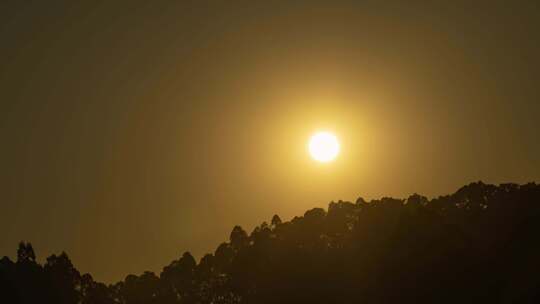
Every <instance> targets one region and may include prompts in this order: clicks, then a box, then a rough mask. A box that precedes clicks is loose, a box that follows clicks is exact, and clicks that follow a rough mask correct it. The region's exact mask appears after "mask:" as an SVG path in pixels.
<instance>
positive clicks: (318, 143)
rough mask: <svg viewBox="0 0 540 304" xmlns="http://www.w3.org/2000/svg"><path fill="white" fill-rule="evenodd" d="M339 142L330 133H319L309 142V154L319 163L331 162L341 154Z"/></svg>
mask: <svg viewBox="0 0 540 304" xmlns="http://www.w3.org/2000/svg"><path fill="white" fill-rule="evenodd" d="M339 148H340V147H339V141H338V139H337V137H336V136H335V135H334V134H332V133H330V132H317V133H315V134H313V136H311V138H310V140H309V154H311V157H312V158H313V159H314V160H316V161H319V162H323V163H326V162H330V161H332V160H334V159H335V158H336V157H337V155H338V154H339Z"/></svg>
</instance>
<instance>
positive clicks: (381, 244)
mask: <svg viewBox="0 0 540 304" xmlns="http://www.w3.org/2000/svg"><path fill="white" fill-rule="evenodd" d="M0 303H13V304H17V303H56V304H68V303H69V304H71V303H85V304H86V303H88V304H90V303H92V304H113V303H122V304H147V303H155V304H172V303H540V186H539V185H536V184H526V185H521V186H520V185H516V184H503V185H500V186H494V185H486V184H483V183H481V182H479V183H473V184H470V185H468V186H465V187H463V188H461V189H460V190H458V191H457V192H456V193H454V194H452V195H449V196H442V197H439V198H436V199H433V200H428V199H427V198H425V197H423V196H420V195H416V194H415V195H412V196H410V197H409V198H408V199H406V200H400V199H393V198H382V199H380V200H373V201H370V202H366V201H365V200H363V199H361V198H360V199H358V200H357V201H356V202H355V203H351V202H343V201H339V202H337V203H334V202H332V203H330V205H329V207H328V211H325V210H323V209H319V208H316V209H312V210H309V211H307V212H306V213H305V214H304V216H302V217H295V218H294V219H292V220H291V221H290V222H281V220H280V218H279V217H278V216H277V215H276V216H274V217H273V218H272V220H271V222H270V224H267V223H263V224H261V225H260V226H259V227H256V228H255V230H254V231H253V232H252V233H251V234H250V235H248V234H247V233H246V232H245V231H244V230H243V229H242V228H240V227H238V226H237V227H234V229H233V231H232V232H231V235H230V240H229V242H226V243H223V244H221V245H219V246H218V248H217V249H216V251H215V252H214V254H207V255H205V256H204V257H203V258H202V259H201V260H200V262H199V263H196V261H195V259H194V258H193V256H191V254H190V253H189V252H186V253H184V254H183V255H182V256H181V257H180V258H179V259H178V260H175V261H172V262H171V263H170V265H168V266H166V267H165V268H163V271H162V272H161V273H160V274H159V276H157V275H156V274H154V273H152V272H145V273H143V274H142V275H139V276H135V275H128V276H127V277H126V278H125V280H124V281H122V282H118V283H116V284H114V285H105V284H102V283H98V282H95V281H94V280H93V279H92V277H91V276H90V275H89V274H84V275H81V274H80V273H79V272H78V271H77V269H75V267H74V266H73V264H72V263H71V261H70V259H69V258H68V256H67V255H66V254H65V253H62V254H60V255H58V256H57V255H53V256H51V257H49V258H47V261H46V263H45V264H44V265H40V264H38V263H36V257H35V254H34V250H33V248H32V245H31V244H29V243H24V242H23V243H21V244H20V245H19V249H18V251H17V261H16V262H12V261H11V260H10V259H9V258H7V257H4V258H3V259H2V260H0Z"/></svg>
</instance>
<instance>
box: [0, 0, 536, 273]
mask: <svg viewBox="0 0 540 304" xmlns="http://www.w3.org/2000/svg"><path fill="white" fill-rule="evenodd" d="M64 2H65V3H62V2H59V1H57V2H54V1H9V0H8V1H1V2H0V106H1V108H0V139H1V146H0V204H1V205H0V207H1V208H0V231H1V235H2V237H1V238H0V255H10V256H12V257H13V255H14V254H15V250H16V246H17V243H18V241H20V240H28V241H31V242H32V243H33V244H34V248H35V249H36V250H37V253H38V256H39V257H40V258H41V259H42V258H44V257H45V256H48V255H50V254H52V253H58V252H59V251H61V250H66V251H67V252H68V254H69V255H70V257H71V258H72V260H73V262H74V263H75V265H76V266H77V267H78V268H79V270H81V271H82V272H91V273H92V274H93V275H94V278H95V279H97V280H105V281H107V282H112V281H116V280H120V279H123V278H124V277H125V275H127V274H129V273H135V274H138V273H141V272H142V271H144V270H152V271H156V272H158V273H159V271H160V270H161V267H163V266H164V265H166V264H168V263H169V262H170V261H171V260H172V259H176V258H178V257H179V256H180V255H181V253H182V252H183V251H186V250H190V251H191V252H192V253H193V254H194V255H195V256H196V257H198V258H200V257H201V256H202V254H204V253H206V252H213V251H214V249H215V248H216V246H217V245H218V244H219V243H220V242H222V241H224V240H226V239H227V238H228V235H229V232H230V230H231V229H232V227H233V226H234V225H235V224H240V225H241V226H243V227H244V228H245V229H246V230H248V232H250V231H251V230H252V229H253V227H254V225H256V224H260V223H261V222H262V221H269V220H270V218H271V216H272V215H273V214H275V213H277V214H279V215H281V217H282V218H283V219H284V220H288V219H290V218H291V217H293V216H295V215H302V214H303V212H304V211H305V210H307V209H309V208H312V207H326V205H327V204H328V202H329V201H331V200H338V199H343V200H355V199H356V198H357V197H358V196H362V197H365V198H377V197H380V196H396V197H406V196H408V195H409V194H412V193H414V192H418V193H422V194H425V195H428V196H434V195H440V194H447V193H450V192H453V191H455V190H456V189H457V188H458V187H460V186H462V185H464V184H465V183H469V182H472V181H477V180H483V181H485V182H489V183H501V182H508V181H512V182H519V183H523V182H528V181H534V180H536V181H538V180H540V140H539V139H540V138H539V135H538V131H539V130H540V84H539V80H540V76H539V74H538V73H539V71H540V58H539V56H540V5H538V2H537V1H530V2H529V3H526V2H521V3H519V2H517V1H505V2H504V3H502V2H501V4H497V3H496V1H486V2H484V4H481V5H480V4H472V3H469V2H467V3H468V4H463V5H458V4H456V2H454V1H446V2H447V4H445V5H434V4H426V3H423V4H411V3H410V2H409V1H407V4H388V3H387V4H385V5H384V6H381V5H380V4H378V2H382V1H282V2H280V1H264V2H266V3H265V4H263V1H245V2H244V1H222V2H219V3H218V2H215V3H210V2H207V1H163V2H162V3H161V4H160V5H157V4H155V3H156V2H155V1H130V2H129V4H127V3H124V4H119V3H117V2H116V1H87V2H85V4H83V3H82V1H64ZM113 2H114V3H113ZM126 2H127V1H126ZM137 2H139V3H137ZM253 2H257V3H258V4H254V3H253ZM401 2H404V3H405V1H401ZM429 2H430V3H432V2H433V1H429ZM470 2H472V1H470ZM318 129H328V130H332V131H334V132H335V133H336V134H337V136H338V137H339V138H340V140H341V144H342V147H341V149H342V154H341V155H340V156H339V158H338V159H337V160H336V161H335V162H333V163H331V164H327V165H320V164H316V163H314V162H313V161H312V160H311V159H310V158H309V156H308V154H307V152H306V141H307V139H308V138H309V136H310V135H311V133H312V132H313V131H315V130H318Z"/></svg>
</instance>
